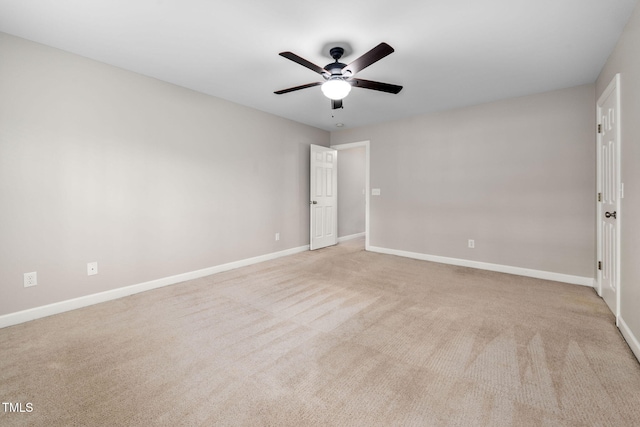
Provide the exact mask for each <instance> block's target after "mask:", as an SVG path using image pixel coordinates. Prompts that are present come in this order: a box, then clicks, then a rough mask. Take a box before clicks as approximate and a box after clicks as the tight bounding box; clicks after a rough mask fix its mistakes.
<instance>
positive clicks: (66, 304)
mask: <svg viewBox="0 0 640 427" xmlns="http://www.w3.org/2000/svg"><path fill="white" fill-rule="evenodd" d="M308 250H309V246H308V245H307V246H300V247H297V248H292V249H287V250H284V251H280V252H273V253H270V254H266V255H260V256H257V257H253V258H247V259H243V260H240V261H234V262H230V263H227V264H222V265H217V266H214V267H208V268H204V269H202V270H196V271H191V272H187V273H182V274H177V275H175V276H170V277H163V278H161V279H157V280H151V281H149V282H144V283H138V284H136V285H131V286H125V287H122V288H117V289H112V290H109V291H104V292H100V293H97V294H91V295H87V296H83V297H79V298H74V299H70V300H65V301H60V302H56V303H53V304H48V305H44V306H41V307H35V308H31V309H28V310H23V311H18V312H15V313H9V314H5V315H3V316H0V328H5V327H7V326H12V325H17V324H19V323H24V322H28V321H30V320H35V319H40V318H42V317H47V316H52V315H54V314H60V313H64V312H66V311H71V310H75V309H77V308H82V307H88V306H90V305H94V304H99V303H101V302H106V301H111V300H115V299H118V298H122V297H126V296H129V295H133V294H137V293H140V292H145V291H149V290H151V289H157V288H161V287H164V286H169V285H174V284H176V283H180V282H184V281H186V280H193V279H198V278H200V277H205V276H210V275H212V274H216V273H221V272H223V271H228V270H233V269H235V268H239V267H245V266H248V265H252V264H257V263H259V262H264V261H269V260H272V259H276V258H280V257H283V256H287V255H293V254H297V253H300V252H305V251H308Z"/></svg>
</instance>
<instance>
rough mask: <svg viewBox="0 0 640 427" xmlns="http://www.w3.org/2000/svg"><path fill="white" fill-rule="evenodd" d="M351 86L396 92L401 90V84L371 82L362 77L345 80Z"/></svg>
mask: <svg viewBox="0 0 640 427" xmlns="http://www.w3.org/2000/svg"><path fill="white" fill-rule="evenodd" d="M347 81H348V82H349V83H350V84H351V86H354V87H361V88H363V89H373V90H379V91H381V92H387V93H394V94H395V93H398V92H400V91H401V90H402V86H398V85H392V84H390V83H381V82H373V81H371V80H363V79H349V80H347Z"/></svg>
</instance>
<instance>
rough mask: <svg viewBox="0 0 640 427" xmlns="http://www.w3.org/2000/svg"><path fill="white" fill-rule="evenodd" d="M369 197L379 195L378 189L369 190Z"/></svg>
mask: <svg viewBox="0 0 640 427" xmlns="http://www.w3.org/2000/svg"><path fill="white" fill-rule="evenodd" d="M371 195H372V196H379V195H380V189H379V188H373V189H371Z"/></svg>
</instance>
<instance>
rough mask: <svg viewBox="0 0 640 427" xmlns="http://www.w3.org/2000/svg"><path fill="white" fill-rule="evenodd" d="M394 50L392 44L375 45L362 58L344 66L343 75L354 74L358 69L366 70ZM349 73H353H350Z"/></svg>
mask: <svg viewBox="0 0 640 427" xmlns="http://www.w3.org/2000/svg"><path fill="white" fill-rule="evenodd" d="M393 52H394V50H393V48H392V47H391V46H389V45H388V44H386V43H380V44H379V45H378V46H376V47H374V48H373V49H371V50H370V51H369V52H367V53H365V54H364V55H362V56H361V57H360V58H358V59H356V60H355V61H353V62H352V63H351V64H349V65H347V66H346V67H344V68H343V69H342V75H343V76H348V75H351V76H353V75H354V74H355V73H357V72H358V71H360V70H364V69H365V68H367V67H368V66H369V65H371V64H373V63H374V62H378V61H379V60H381V59H382V58H384V57H385V56H387V55H390V54H392V53H393ZM345 73H346V74H345ZM349 73H351V74H349Z"/></svg>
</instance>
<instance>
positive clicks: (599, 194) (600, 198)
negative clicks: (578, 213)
mask: <svg viewBox="0 0 640 427" xmlns="http://www.w3.org/2000/svg"><path fill="white" fill-rule="evenodd" d="M598 201H599V202H601V201H602V193H598Z"/></svg>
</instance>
